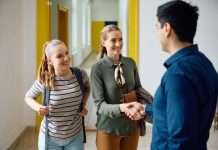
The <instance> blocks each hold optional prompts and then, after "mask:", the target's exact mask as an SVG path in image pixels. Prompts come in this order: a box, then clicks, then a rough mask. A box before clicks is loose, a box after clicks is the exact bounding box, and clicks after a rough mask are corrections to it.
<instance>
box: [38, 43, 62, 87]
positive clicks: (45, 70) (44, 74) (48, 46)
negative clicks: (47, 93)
mask: <svg viewBox="0 0 218 150" xmlns="http://www.w3.org/2000/svg"><path fill="white" fill-rule="evenodd" d="M60 44H64V42H62V41H60V40H51V41H48V42H46V43H45V44H44V46H43V56H42V60H41V64H40V66H39V69H38V74H37V79H38V80H39V82H40V83H41V84H43V85H44V86H45V87H46V88H48V89H54V78H55V70H54V67H53V66H52V65H51V64H49V63H48V57H50V56H51V53H52V49H53V48H54V47H56V46H58V45H60Z"/></svg>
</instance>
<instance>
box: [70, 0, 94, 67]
mask: <svg viewBox="0 0 218 150" xmlns="http://www.w3.org/2000/svg"><path fill="white" fill-rule="evenodd" d="M72 5H73V14H72V15H73V16H72V22H73V23H72V41H71V42H72V55H73V65H74V66H78V65H80V64H81V63H82V62H83V60H84V59H85V58H86V57H87V56H88V55H89V54H90V52H91V44H90V35H91V34H90V32H91V19H90V18H91V13H90V10H91V4H90V0H82V1H81V0H72ZM85 31H87V32H86V33H85ZM86 36H89V37H87V38H86Z"/></svg>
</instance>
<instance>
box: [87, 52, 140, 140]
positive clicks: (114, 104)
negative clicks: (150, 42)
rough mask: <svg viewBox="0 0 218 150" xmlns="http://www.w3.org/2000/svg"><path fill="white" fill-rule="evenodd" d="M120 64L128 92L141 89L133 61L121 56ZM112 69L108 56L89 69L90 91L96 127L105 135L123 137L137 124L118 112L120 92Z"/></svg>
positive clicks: (112, 65) (111, 62)
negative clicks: (95, 109)
mask: <svg viewBox="0 0 218 150" xmlns="http://www.w3.org/2000/svg"><path fill="white" fill-rule="evenodd" d="M121 63H122V64H123V65H122V68H123V74H124V77H125V80H126V87H127V89H128V91H132V90H134V89H137V88H139V87H141V83H140V79H139V75H138V70H137V67H136V64H135V62H134V60H133V59H131V58H128V57H123V56H122V57H121ZM114 69H115V68H114V64H113V61H112V59H111V58H109V57H108V56H105V57H104V58H102V59H100V60H99V61H98V62H97V63H96V64H94V65H93V66H92V69H91V90H92V95H93V98H94V102H95V104H96V106H97V123H96V127H97V129H98V130H103V131H105V132H107V133H113V134H116V135H124V136H125V135H129V134H130V133H131V132H132V131H133V130H134V129H136V128H137V124H136V122H135V121H132V120H130V119H128V118H127V117H126V116H125V115H124V114H123V113H121V111H120V107H119V104H120V97H121V91H120V89H119V87H118V86H117V84H116V82H115V79H114Z"/></svg>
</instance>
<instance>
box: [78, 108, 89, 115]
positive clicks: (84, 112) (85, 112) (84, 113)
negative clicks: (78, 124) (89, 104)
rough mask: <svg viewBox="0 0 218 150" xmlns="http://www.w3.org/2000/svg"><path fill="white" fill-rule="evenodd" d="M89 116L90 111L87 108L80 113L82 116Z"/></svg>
mask: <svg viewBox="0 0 218 150" xmlns="http://www.w3.org/2000/svg"><path fill="white" fill-rule="evenodd" d="M87 114H88V110H87V108H86V107H84V108H83V110H82V111H81V112H80V113H79V115H80V116H85V115H87Z"/></svg>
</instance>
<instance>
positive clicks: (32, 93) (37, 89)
mask: <svg viewBox="0 0 218 150" xmlns="http://www.w3.org/2000/svg"><path fill="white" fill-rule="evenodd" d="M81 72H82V79H83V84H84V87H85V93H84V94H87V93H86V92H89V90H90V88H89V81H88V76H87V74H86V73H85V71H83V70H81ZM43 92H44V86H43V85H42V84H41V83H40V82H39V81H38V80H36V81H35V82H34V84H33V85H32V87H31V88H30V89H29V90H28V91H27V93H26V96H27V97H31V98H33V99H35V98H36V97H37V96H38V95H39V94H40V93H43ZM82 97H83V95H82V91H81V89H80V85H79V82H78V81H77V79H76V77H75V75H74V74H73V75H72V79H70V80H66V79H64V78H63V77H60V76H56V77H55V87H54V89H53V90H50V98H49V106H50V108H51V110H50V111H49V115H48V133H49V136H51V137H55V138H58V139H68V138H72V137H74V136H75V135H77V134H78V133H79V132H80V131H81V129H82V117H81V116H80V115H79V108H80V104H81V101H82ZM40 130H41V132H45V118H43V121H42V123H41V128H40Z"/></svg>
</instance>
